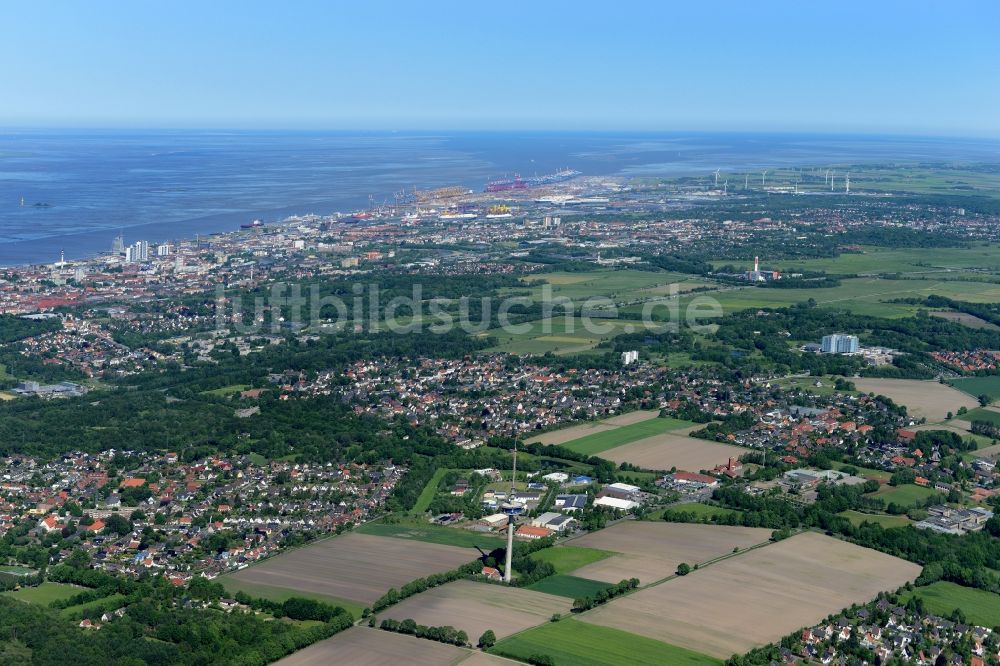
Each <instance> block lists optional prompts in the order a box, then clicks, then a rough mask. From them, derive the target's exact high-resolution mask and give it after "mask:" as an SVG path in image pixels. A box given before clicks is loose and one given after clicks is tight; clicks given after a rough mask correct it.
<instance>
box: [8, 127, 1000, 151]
mask: <svg viewBox="0 0 1000 666" xmlns="http://www.w3.org/2000/svg"><path fill="white" fill-rule="evenodd" d="M44 131H62V132H233V133H251V132H285V133H304V132H329V133H380V134H404V133H411V132H412V133H428V134H472V133H481V134H517V133H525V134H567V135H572V134H712V135H762V136H829V137H845V136H849V137H864V138H885V139H894V138H896V139H905V138H911V139H950V140H956V139H959V140H968V141H991V142H992V141H1000V130H998V133H997V134H995V135H986V134H980V135H976V134H960V133H955V134H948V133H942V132H941V131H928V132H917V131H906V132H886V131H875V130H806V129H791V130H776V129H769V130H766V129H718V128H716V129H697V128H682V129H654V128H593V129H587V128H579V129H558V128H546V127H522V128H496V127H492V128H491V127H468V128H451V129H449V128H442V127H394V128H390V127H327V126H309V127H296V126H282V125H273V126H246V127H239V126H236V127H226V126H222V125H219V126H213V125H205V126H195V125H191V126H184V125H174V126H171V125H117V126H116V125H68V124H67V125H62V124H56V125H20V124H13V125H7V124H3V123H0V132H44ZM998 159H1000V155H998Z"/></svg>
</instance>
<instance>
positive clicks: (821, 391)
mask: <svg viewBox="0 0 1000 666" xmlns="http://www.w3.org/2000/svg"><path fill="white" fill-rule="evenodd" d="M817 381H819V383H820V384H821V386H816V382H817ZM836 381H837V377H836V376H835V375H824V376H822V377H783V378H781V379H778V380H775V381H773V382H771V384H772V385H774V384H777V385H778V386H780V387H781V388H783V389H799V390H802V391H807V392H809V393H813V394H815V395H823V396H830V395H833V394H834V393H837V390H836V389H834V384H835V383H836ZM848 393H850V392H848Z"/></svg>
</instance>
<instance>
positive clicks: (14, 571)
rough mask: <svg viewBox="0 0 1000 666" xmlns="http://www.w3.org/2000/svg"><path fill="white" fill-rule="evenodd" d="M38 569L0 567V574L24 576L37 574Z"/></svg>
mask: <svg viewBox="0 0 1000 666" xmlns="http://www.w3.org/2000/svg"><path fill="white" fill-rule="evenodd" d="M37 571H38V569H32V568H31V567H19V566H0V573H5V574H12V575H14V576H24V575H25V574H33V573H37Z"/></svg>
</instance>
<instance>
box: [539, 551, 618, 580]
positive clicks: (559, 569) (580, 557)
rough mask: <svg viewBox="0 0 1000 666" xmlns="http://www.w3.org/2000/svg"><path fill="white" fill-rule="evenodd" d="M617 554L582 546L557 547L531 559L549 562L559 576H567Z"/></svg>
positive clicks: (540, 552) (541, 552)
mask: <svg viewBox="0 0 1000 666" xmlns="http://www.w3.org/2000/svg"><path fill="white" fill-rule="evenodd" d="M614 554H615V553H612V552H610V551H607V550H599V549H597V548H583V547H581V546H555V547H554V548H546V549H545V550H540V551H538V552H537V553H534V554H533V555H532V556H531V559H533V560H538V561H539V562H548V563H550V564H551V565H552V566H553V567H555V569H556V573H557V574H565V573H569V572H570V571H575V570H576V569H579V568H580V567H582V566H584V565H587V564H592V563H594V562H598V561H600V560H603V559H604V558H606V557H611V556H612V555H614Z"/></svg>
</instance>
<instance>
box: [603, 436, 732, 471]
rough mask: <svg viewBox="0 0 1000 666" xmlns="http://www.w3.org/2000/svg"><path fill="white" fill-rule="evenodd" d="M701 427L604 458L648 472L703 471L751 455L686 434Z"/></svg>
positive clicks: (617, 450)
mask: <svg viewBox="0 0 1000 666" xmlns="http://www.w3.org/2000/svg"><path fill="white" fill-rule="evenodd" d="M701 427H703V426H701V425H698V426H691V427H689V428H686V429H681V430H677V431H674V432H666V433H663V434H659V435H654V436H652V437H646V438H644V439H640V440H638V441H634V442H631V443H628V444H625V445H623V446H618V447H615V448H612V449H608V450H605V451H602V452H600V457H602V458H605V459H607V460H611V461H612V462H615V463H618V464H621V463H623V462H628V463H632V464H633V465H638V466H639V467H642V468H644V469H662V470H669V469H671V468H673V467H676V468H677V469H680V470H684V471H687V472H699V471H701V470H704V469H712V468H713V467H715V466H716V465H721V464H723V463H725V462H726V461H728V460H729V458H737V459H738V458H739V457H740V456H742V455H744V454H745V453H746V452H747V449H743V448H740V447H738V446H731V445H729V444H720V443H719V442H712V441H710V440H707V439H699V438H697V437H688V436H687V435H686V434H682V433H685V432H686V431H687V430H691V429H694V428H701Z"/></svg>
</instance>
